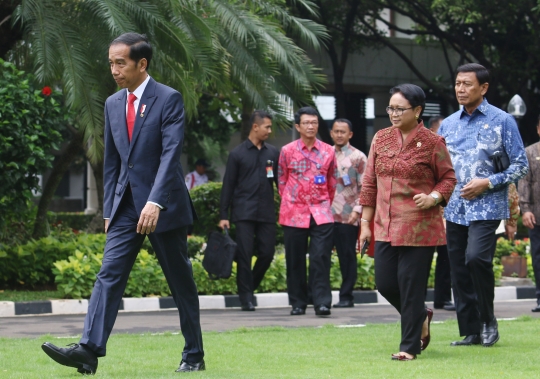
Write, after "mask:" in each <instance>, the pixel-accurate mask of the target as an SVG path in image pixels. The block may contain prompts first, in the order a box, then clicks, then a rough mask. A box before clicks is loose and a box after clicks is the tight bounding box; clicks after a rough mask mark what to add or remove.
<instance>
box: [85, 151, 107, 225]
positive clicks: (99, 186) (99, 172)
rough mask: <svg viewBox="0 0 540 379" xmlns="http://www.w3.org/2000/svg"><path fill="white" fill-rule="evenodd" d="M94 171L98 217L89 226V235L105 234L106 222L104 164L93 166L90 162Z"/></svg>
mask: <svg viewBox="0 0 540 379" xmlns="http://www.w3.org/2000/svg"><path fill="white" fill-rule="evenodd" d="M90 166H91V167H92V171H93V172H94V179H95V180H96V190H97V197H98V209H97V212H96V215H95V216H94V218H93V219H92V221H90V224H88V228H87V230H86V231H87V232H88V233H103V228H104V222H103V188H104V186H103V162H102V161H100V162H97V163H96V164H93V163H92V162H90Z"/></svg>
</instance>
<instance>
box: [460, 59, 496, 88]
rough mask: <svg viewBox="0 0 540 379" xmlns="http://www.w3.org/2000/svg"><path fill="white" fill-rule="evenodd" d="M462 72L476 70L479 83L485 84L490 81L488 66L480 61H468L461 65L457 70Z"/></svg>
mask: <svg viewBox="0 0 540 379" xmlns="http://www.w3.org/2000/svg"><path fill="white" fill-rule="evenodd" d="M460 72H474V73H475V74H476V79H478V83H480V84H484V83H489V71H488V69H487V68H485V67H484V66H482V65H481V64H478V63H467V64H464V65H461V66H459V67H458V68H457V70H456V75H457V73H460Z"/></svg>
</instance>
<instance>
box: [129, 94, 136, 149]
mask: <svg viewBox="0 0 540 379" xmlns="http://www.w3.org/2000/svg"><path fill="white" fill-rule="evenodd" d="M135 100H137V96H135V95H134V94H132V93H130V94H129V96H128V109H127V117H126V118H127V129H128V137H129V142H131V135H132V134H133V126H134V125H135V104H133V103H135Z"/></svg>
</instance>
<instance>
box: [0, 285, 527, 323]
mask: <svg viewBox="0 0 540 379" xmlns="http://www.w3.org/2000/svg"><path fill="white" fill-rule="evenodd" d="M353 295H354V302H355V304H388V302H387V301H386V299H385V298H384V297H382V296H381V294H379V292H377V291H355V292H354V293H353ZM518 299H536V288H535V287H533V286H527V287H496V288H495V301H504V300H518ZM338 301H339V292H338V291H332V304H334V303H337V302H338ZM426 301H428V302H429V301H433V289H431V288H430V289H428V293H427V297H426ZM255 304H256V305H257V306H258V307H267V308H279V307H288V306H289V297H288V296H287V294H286V293H260V294H257V295H256V296H255ZM199 305H200V308H201V309H225V308H235V307H240V306H241V304H240V299H239V298H238V295H210V296H207V295H201V296H199ZM174 308H176V305H175V303H174V300H173V298H172V297H144V298H123V299H122V303H121V304H120V310H122V311H125V312H139V311H157V310H161V309H174ZM87 311H88V300H45V301H28V302H12V301H0V317H14V316H24V315H60V314H64V315H65V314H84V313H86V312H87Z"/></svg>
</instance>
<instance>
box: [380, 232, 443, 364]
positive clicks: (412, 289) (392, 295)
mask: <svg viewBox="0 0 540 379" xmlns="http://www.w3.org/2000/svg"><path fill="white" fill-rule="evenodd" d="M433 249H434V246H392V245H390V242H381V241H377V242H375V284H376V285H377V290H378V291H379V292H380V293H381V295H383V296H384V298H385V299H386V300H388V302H389V303H390V304H392V305H393V306H394V308H396V310H397V311H398V312H399V314H400V315H401V343H400V345H399V351H404V352H406V353H409V354H420V352H421V350H420V338H421V337H422V324H423V323H424V321H425V320H426V317H427V312H426V305H425V303H424V298H425V293H426V283H427V273H428V267H429V266H430V265H431V261H432V259H433Z"/></svg>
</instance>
